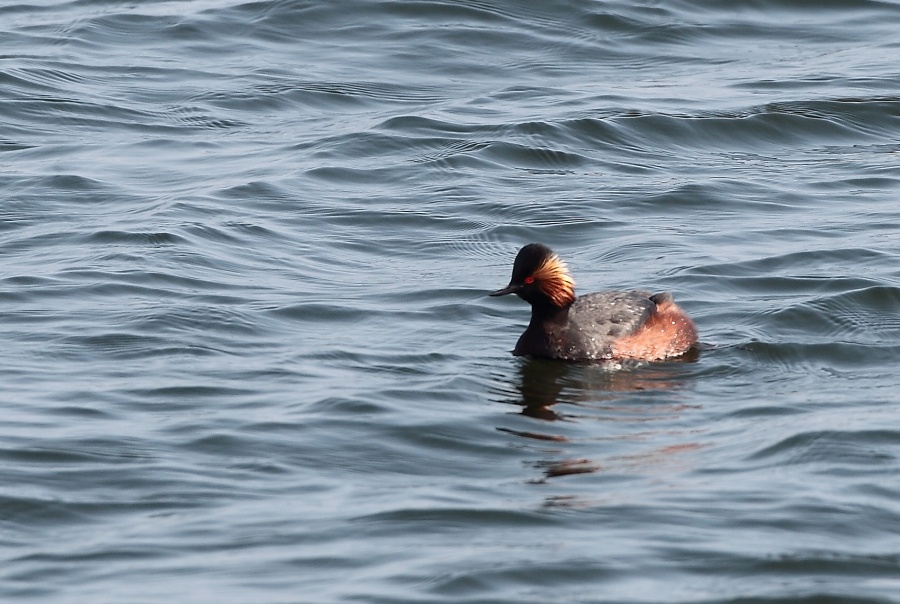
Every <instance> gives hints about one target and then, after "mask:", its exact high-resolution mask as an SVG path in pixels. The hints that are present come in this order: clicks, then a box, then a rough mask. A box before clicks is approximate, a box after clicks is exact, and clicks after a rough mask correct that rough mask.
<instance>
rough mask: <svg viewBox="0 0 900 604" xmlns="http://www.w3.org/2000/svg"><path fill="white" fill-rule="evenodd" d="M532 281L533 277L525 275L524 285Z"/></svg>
mask: <svg viewBox="0 0 900 604" xmlns="http://www.w3.org/2000/svg"><path fill="white" fill-rule="evenodd" d="M532 283H534V277H525V285H531V284H532Z"/></svg>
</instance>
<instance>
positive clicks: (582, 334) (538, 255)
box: [490, 243, 697, 361]
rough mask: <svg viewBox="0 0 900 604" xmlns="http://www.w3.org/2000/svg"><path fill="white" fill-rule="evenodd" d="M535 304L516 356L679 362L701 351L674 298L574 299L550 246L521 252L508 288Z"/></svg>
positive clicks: (621, 294) (614, 295) (604, 295)
mask: <svg viewBox="0 0 900 604" xmlns="http://www.w3.org/2000/svg"><path fill="white" fill-rule="evenodd" d="M506 294H516V295H517V296H519V297H520V298H522V299H523V300H525V301H526V302H528V303H529V304H531V321H530V322H529V323H528V327H527V328H526V329H525V333H523V334H522V336H521V337H520V338H519V341H518V342H517V343H516V347H515V349H514V350H513V354H515V355H517V356H532V357H540V358H546V359H559V360H564V361H604V360H617V359H638V360H645V361H654V360H662V359H667V358H672V357H678V356H681V355H683V354H685V353H686V352H688V351H689V350H691V349H693V348H695V347H696V345H697V328H696V327H695V326H694V322H693V321H691V319H690V317H688V316H687V314H686V313H685V312H684V311H683V310H681V308H680V307H679V306H678V305H677V304H675V301H674V300H673V299H672V296H671V294H668V293H661V294H650V293H648V292H643V291H615V292H599V293H594V294H586V295H583V296H579V297H577V298H576V297H575V281H574V280H573V279H572V277H571V275H569V271H568V269H567V268H566V265H565V263H564V262H563V261H562V260H560V259H559V256H557V255H556V254H554V253H553V250H551V249H550V248H549V247H547V246H546V245H543V244H540V243H531V244H529V245H526V246H525V247H523V248H522V249H521V250H519V253H518V255H517V256H516V261H515V263H514V265H513V273H512V278H511V279H510V282H509V285H507V286H506V287H504V288H503V289H499V290H497V291H495V292H493V293H491V294H490V295H492V296H503V295H506Z"/></svg>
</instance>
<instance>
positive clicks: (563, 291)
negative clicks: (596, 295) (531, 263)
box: [533, 254, 575, 308]
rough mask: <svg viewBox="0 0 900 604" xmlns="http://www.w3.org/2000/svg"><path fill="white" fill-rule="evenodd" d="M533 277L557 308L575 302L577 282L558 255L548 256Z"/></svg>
mask: <svg viewBox="0 0 900 604" xmlns="http://www.w3.org/2000/svg"><path fill="white" fill-rule="evenodd" d="M533 277H534V279H535V281H537V283H538V287H540V288H541V291H542V292H544V294H545V295H546V296H547V297H548V298H550V301H551V302H553V304H555V305H556V306H559V307H560V308H562V307H564V306H568V305H569V304H571V303H572V302H574V301H575V280H574V279H572V276H571V275H570V274H569V268H568V267H567V266H566V263H565V262H563V261H562V260H560V258H559V256H557V255H556V254H553V255H552V256H548V257H547V259H546V260H544V262H543V263H542V264H541V265H540V266H539V267H538V268H537V270H536V271H534V273H533Z"/></svg>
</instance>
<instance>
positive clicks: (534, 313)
mask: <svg viewBox="0 0 900 604" xmlns="http://www.w3.org/2000/svg"><path fill="white" fill-rule="evenodd" d="M571 306H572V305H571V304H567V305H565V306H562V307H560V306H557V305H555V304H553V303H552V302H550V301H549V300H548V301H546V302H544V301H539V302H535V303H534V304H532V305H531V325H545V324H547V323H552V324H564V323H566V321H568V320H569V308H570V307H571Z"/></svg>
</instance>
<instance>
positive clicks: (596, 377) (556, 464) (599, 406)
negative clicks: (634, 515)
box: [497, 359, 694, 478]
mask: <svg viewBox="0 0 900 604" xmlns="http://www.w3.org/2000/svg"><path fill="white" fill-rule="evenodd" d="M683 360H688V359H683ZM519 374H520V380H519V384H518V390H519V394H520V398H519V399H518V400H515V401H512V402H514V404H516V405H519V406H521V409H522V411H521V413H522V415H526V416H529V417H533V418H535V419H539V420H544V421H548V422H554V421H564V422H572V421H580V420H587V419H594V420H600V421H604V422H606V421H612V422H634V421H639V422H645V421H653V420H660V419H667V418H671V417H673V414H677V413H679V412H680V411H683V410H684V409H685V408H686V407H685V406H684V405H679V404H675V405H672V404H665V405H661V406H660V405H640V406H634V405H627V404H624V403H622V402H620V401H621V399H622V394H623V393H627V392H638V391H675V390H678V389H679V388H680V387H681V385H682V382H683V379H682V378H681V377H680V376H683V371H680V370H679V369H678V368H677V366H675V365H672V364H668V363H666V364H650V365H646V364H641V365H637V364H636V365H635V367H632V368H630V369H618V370H613V369H610V368H609V367H608V366H604V365H573V364H569V363H559V362H555V361H548V360H544V359H526V360H524V362H523V363H522V364H521V366H520V367H519ZM558 403H563V404H564V405H573V406H577V407H578V408H580V409H582V410H583V411H584V412H583V413H577V414H576V413H563V412H561V411H559V410H557V409H555V408H554V407H556V406H557V405H558ZM610 403H612V404H610ZM592 411H596V412H600V413H602V415H598V413H594V412H592ZM560 427H562V426H560ZM497 429H498V430H500V431H501V432H505V433H508V434H512V435H515V436H518V437H521V438H527V439H530V440H536V441H544V442H556V443H561V444H562V443H568V442H571V440H570V438H569V437H567V436H565V435H563V434H558V433H556V434H554V433H547V432H543V431H539V430H515V429H511V428H505V427H498V428H497ZM647 435H648V433H647V432H646V431H644V430H642V431H640V432H639V433H635V434H632V435H631V439H633V440H641V441H642V440H644V439H646V437H647ZM616 439H617V440H623V439H624V440H628V439H629V437H628V436H624V437H623V436H619V437H617V438H616ZM693 447H694V445H693V444H692V443H687V444H684V445H670V446H667V447H665V448H664V449H665V450H666V451H667V452H668V453H675V452H679V451H681V450H689V449H691V448H693ZM559 452H562V450H560V451H559ZM659 454H660V455H662V454H664V453H663V452H662V451H660V452H659ZM657 457H658V456H657V454H656V453H655V452H653V451H650V452H643V453H641V454H639V455H636V456H635V460H634V461H636V462H637V463H640V460H641V459H643V460H645V461H651V460H653V459H656V458H657ZM625 461H626V460H625V459H624V458H622V459H618V460H616V464H617V465H620V464H622V463H624V462H625ZM537 465H538V466H539V467H540V468H542V469H543V473H544V476H545V478H552V477H557V476H566V475H571V474H585V473H590V472H596V471H598V470H600V469H601V466H600V465H599V464H598V463H596V462H595V461H592V460H590V459H584V458H570V459H562V460H559V459H555V460H546V461H541V462H538V464H537Z"/></svg>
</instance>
